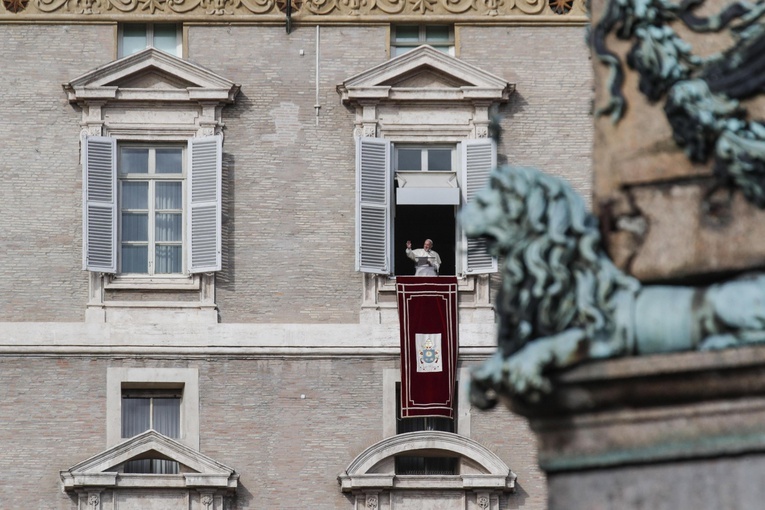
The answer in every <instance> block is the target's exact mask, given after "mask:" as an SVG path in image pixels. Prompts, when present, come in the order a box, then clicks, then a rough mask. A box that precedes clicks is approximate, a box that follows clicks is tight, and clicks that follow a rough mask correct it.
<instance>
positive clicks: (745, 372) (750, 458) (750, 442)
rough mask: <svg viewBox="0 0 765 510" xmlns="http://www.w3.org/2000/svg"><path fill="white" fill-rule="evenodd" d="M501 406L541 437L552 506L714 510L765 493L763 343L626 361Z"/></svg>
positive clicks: (562, 378) (584, 369)
mask: <svg viewBox="0 0 765 510" xmlns="http://www.w3.org/2000/svg"><path fill="white" fill-rule="evenodd" d="M553 382H554V388H555V390H554V392H553V393H552V394H551V395H549V396H548V397H547V398H546V399H545V400H544V401H543V402H541V403H539V404H536V405H528V404H526V403H524V402H523V401H521V400H513V401H509V402H507V404H508V405H509V406H510V408H511V409H512V410H513V411H514V412H516V413H519V414H522V415H524V416H526V417H527V418H528V419H529V421H530V423H531V426H532V428H533V430H534V432H535V433H536V435H537V437H538V442H539V463H540V466H541V467H542V469H543V470H544V471H545V472H546V474H547V477H548V478H547V479H548V494H549V509H550V510H627V509H651V510H682V509H693V510H720V509H751V508H762V506H763V502H764V501H765V483H762V474H763V473H765V347H757V348H744V349H733V350H725V351H717V352H691V353H683V354H673V355H662V356H644V357H635V358H624V359H619V360H614V361H605V362H596V363H590V364H587V365H583V366H581V367H578V368H575V369H573V370H571V371H568V372H565V373H563V374H561V375H559V376H558V377H557V378H555V379H554V380H553Z"/></svg>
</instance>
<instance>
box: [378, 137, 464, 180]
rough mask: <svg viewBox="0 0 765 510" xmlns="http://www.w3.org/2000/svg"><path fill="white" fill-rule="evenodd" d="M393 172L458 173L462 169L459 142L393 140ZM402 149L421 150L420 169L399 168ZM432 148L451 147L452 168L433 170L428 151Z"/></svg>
mask: <svg viewBox="0 0 765 510" xmlns="http://www.w3.org/2000/svg"><path fill="white" fill-rule="evenodd" d="M392 149H393V172H394V173H396V172H451V173H457V172H459V169H460V158H459V143H437V142H434V143H406V142H393V143H392ZM401 149H417V150H419V151H420V170H406V169H400V168H399V158H398V155H399V151H400V150H401ZM430 149H450V150H451V170H431V169H430V165H429V161H428V151H429V150H430Z"/></svg>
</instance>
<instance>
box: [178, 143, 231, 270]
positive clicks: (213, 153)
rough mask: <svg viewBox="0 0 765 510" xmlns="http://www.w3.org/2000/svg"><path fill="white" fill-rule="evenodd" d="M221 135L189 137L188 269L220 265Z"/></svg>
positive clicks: (218, 268)
mask: <svg viewBox="0 0 765 510" xmlns="http://www.w3.org/2000/svg"><path fill="white" fill-rule="evenodd" d="M222 151H223V137H222V136H221V135H216V136H206V137H202V138H192V139H191V140H189V156H188V157H189V164H188V168H189V178H188V181H189V182H188V186H187V197H188V199H187V203H188V205H189V209H188V211H189V212H188V214H189V217H188V220H187V223H186V225H187V227H186V228H187V235H186V238H187V239H188V243H189V251H188V254H187V257H186V259H187V264H188V269H189V273H205V272H210V271H220V269H221V234H220V231H221V161H222Z"/></svg>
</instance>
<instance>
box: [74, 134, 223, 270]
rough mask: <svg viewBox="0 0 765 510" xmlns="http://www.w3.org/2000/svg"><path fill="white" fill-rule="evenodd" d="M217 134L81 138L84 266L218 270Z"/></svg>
mask: <svg viewBox="0 0 765 510" xmlns="http://www.w3.org/2000/svg"><path fill="white" fill-rule="evenodd" d="M221 150H222V138H221V137H220V136H212V137H204V138H194V139H192V140H190V141H189V143H188V145H166V144H162V145H149V144H136V143H125V144H120V145H119V146H117V144H116V142H115V140H114V139H113V138H108V137H86V139H85V142H84V150H83V204H84V211H83V219H84V221H83V268H84V269H87V270H89V271H98V272H104V273H112V274H114V273H119V274H124V275H150V276H154V275H183V274H186V273H196V272H203V271H204V272H208V271H218V270H220V267H221V253H220V249H221V248H220V247H221V238H220V218H221V209H220V200H221V197H220V183H221Z"/></svg>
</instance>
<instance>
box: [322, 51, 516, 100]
mask: <svg viewBox="0 0 765 510" xmlns="http://www.w3.org/2000/svg"><path fill="white" fill-rule="evenodd" d="M337 89H338V92H339V93H340V94H341V96H342V101H343V102H344V103H346V104H347V103H357V102H359V101H364V100H370V99H377V100H385V99H392V100H417V101H422V100H434V101H438V100H441V101H450V100H451V101H453V100H462V101H464V100H471V99H484V100H491V101H506V100H507V99H508V98H509V96H510V94H511V93H512V92H513V90H514V89H515V85H514V84H512V83H509V82H507V81H506V80H503V79H502V78H499V77H497V76H494V75H493V74H491V73H488V72H486V71H484V70H482V69H479V68H477V67H475V66H473V65H471V64H468V63H466V62H463V61H461V60H460V59H458V58H455V57H452V56H450V55H446V54H444V53H442V52H440V51H438V50H436V49H434V48H432V47H431V46H427V45H423V46H420V47H419V48H416V49H414V50H412V51H409V52H407V53H405V54H403V55H401V56H398V57H396V58H394V59H391V60H389V61H387V62H384V63H382V64H380V65H377V66H375V67H373V68H371V69H368V70H367V71H364V72H362V73H360V74H357V75H355V76H352V77H351V78H348V79H347V80H345V81H344V82H343V83H342V84H340V85H338V87H337Z"/></svg>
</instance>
